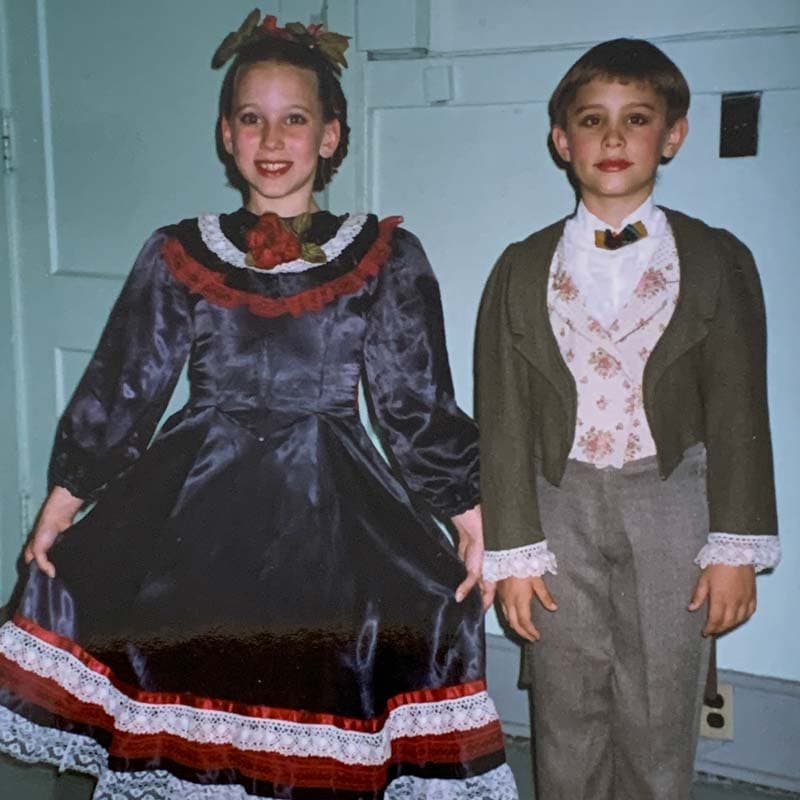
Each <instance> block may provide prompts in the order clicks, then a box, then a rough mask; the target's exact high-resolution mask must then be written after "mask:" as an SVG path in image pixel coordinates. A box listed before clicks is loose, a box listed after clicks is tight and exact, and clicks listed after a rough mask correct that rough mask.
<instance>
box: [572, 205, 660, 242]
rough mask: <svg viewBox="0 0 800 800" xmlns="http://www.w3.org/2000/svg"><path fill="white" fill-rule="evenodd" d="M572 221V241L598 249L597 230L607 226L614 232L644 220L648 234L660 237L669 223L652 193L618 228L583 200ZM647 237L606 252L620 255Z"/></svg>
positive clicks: (604, 228)
mask: <svg viewBox="0 0 800 800" xmlns="http://www.w3.org/2000/svg"><path fill="white" fill-rule="evenodd" d="M570 222H571V223H572V224H571V225H570V226H569V228H570V232H569V233H570V239H572V243H573V244H576V245H578V246H585V247H588V248H591V249H593V250H596V249H597V246H596V245H595V240H594V234H595V231H604V230H606V228H609V229H610V230H612V231H613V232H614V233H617V232H618V231H620V230H622V229H623V228H624V227H625V226H626V225H629V224H633V223H634V222H642V223H644V226H645V228H647V236H652V237H660V236H662V235H663V234H664V231H665V229H666V225H667V221H666V216H665V214H664V212H663V211H662V210H661V209H660V208H658V206H656V204H655V202H654V201H653V195H652V194H651V195H650V196H649V197H648V198H647V199H646V200H645V201H644V203H642V204H641V205H640V206H639V207H638V208H637V209H635V210H634V211H632V212H631V213H630V214H628V216H627V217H625V219H623V220H622V224H621V225H620V227H619V228H618V229H617V230H614V229H613V228H611V226H610V225H609V224H608V223H607V222H603V220H601V219H600V217H596V216H595V215H594V214H592V212H591V211H589V209H588V208H586V205H585V204H584V202H583V200H581V201H580V203H578V209H577V211H576V213H575V216H574V217H573V218H572V219H571V220H570ZM646 238H647V237H644V238H643V239H640V240H639V241H638V242H633V243H632V244H629V245H626V247H625V248H620V249H619V250H607V251H605V252H607V253H609V255H611V256H612V257H613V256H618V255H619V254H620V253H622V252H623V250H625V249H630V248H631V247H633V248H636V249H638V247H639V245H640V244H642V243H644V241H645V240H646ZM647 249H649V248H647Z"/></svg>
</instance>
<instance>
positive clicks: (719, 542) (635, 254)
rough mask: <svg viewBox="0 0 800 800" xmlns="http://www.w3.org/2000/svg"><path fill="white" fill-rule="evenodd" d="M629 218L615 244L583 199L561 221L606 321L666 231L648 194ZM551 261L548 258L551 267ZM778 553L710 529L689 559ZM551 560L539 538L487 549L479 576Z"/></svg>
mask: <svg viewBox="0 0 800 800" xmlns="http://www.w3.org/2000/svg"><path fill="white" fill-rule="evenodd" d="M634 222H642V223H644V225H645V227H646V228H647V236H645V237H644V238H642V239H639V240H638V241H636V242H633V243H631V244H628V245H625V246H624V247H620V248H619V249H617V250H606V249H603V248H600V247H597V246H596V244H595V231H596V230H601V231H602V230H604V229H605V228H608V227H610V226H608V225H607V224H606V223H605V222H603V221H602V220H601V219H599V218H598V217H596V216H595V215H594V214H592V213H591V212H590V211H589V210H588V209H587V208H586V206H585V205H584V204H583V202H581V203H580V204H579V205H578V210H577V212H576V213H575V215H574V216H573V217H571V218H570V219H568V220H567V222H566V224H565V226H564V233H563V237H562V241H561V245H562V246H563V248H564V250H563V252H564V257H565V260H566V262H567V263H568V264H569V270H570V276H571V278H572V279H573V280H574V281H575V283H576V285H577V287H578V289H579V291H580V294H581V295H582V297H583V298H584V302H585V304H586V306H587V310H588V311H589V313H591V315H592V316H593V317H594V318H596V319H597V320H598V322H600V323H601V324H603V325H604V326H606V327H607V326H610V325H611V324H612V323H613V322H614V320H615V319H616V317H617V315H618V313H619V311H620V309H622V307H623V306H624V305H625V303H626V302H627V301H628V299H629V298H630V296H631V294H632V293H633V291H634V290H635V288H636V286H637V285H638V284H639V281H640V280H641V279H642V276H643V275H644V273H645V271H646V270H647V268H648V266H649V264H650V262H651V260H652V258H653V256H654V255H655V253H656V251H657V249H658V248H659V246H660V245H661V244H662V243H663V240H664V238H665V237H672V232H671V231H670V229H669V224H668V222H667V218H666V215H665V214H664V212H663V211H662V210H661V209H660V208H658V206H656V205H655V203H654V202H653V198H652V196H650V197H648V198H647V200H645V202H644V203H643V204H642V205H641V206H640V207H639V208H637V209H636V210H635V211H634V212H633V213H631V214H630V215H628V216H627V217H626V218H625V219H624V220H623V221H622V224H621V226H620V228H619V229H618V230H622V229H623V228H624V227H625V226H626V225H628V224H631V223H634ZM614 232H616V231H614ZM555 260H556V259H555V258H554V264H555ZM554 264H551V267H550V270H551V273H552V272H553V268H554ZM551 277H552V274H551ZM655 343H656V342H653V345H655ZM650 349H651V350H652V347H651V348H650ZM780 556H781V552H780V542H779V539H778V536H777V535H768V536H763V535H759V536H747V535H742V534H734V533H723V532H712V533H710V534H709V536H708V541H707V543H706V544H705V546H704V547H703V548H702V549H701V550H700V552H699V553H698V555H697V557H696V558H695V562H694V563H695V564H697V565H698V566H699V567H701V568H705V567H707V566H709V565H710V564H729V565H733V566H741V565H747V564H752V565H753V566H754V567H755V568H756V571H761V570H763V569H768V568H772V567H775V566H776V565H777V564H778V562H779V561H780ZM557 566H558V565H557V560H556V556H555V554H554V553H552V552H551V551H550V550H549V549H548V546H547V540H546V539H545V540H543V541H540V542H536V543H535V544H532V545H525V546H524V547H516V548H513V549H510V550H488V551H487V552H486V556H485V558H484V567H483V577H484V579H486V580H489V581H495V580H501V579H502V578H507V577H510V576H515V577H519V578H523V577H533V576H539V575H544V574H546V573H548V572H549V573H553V574H555V573H556V571H557Z"/></svg>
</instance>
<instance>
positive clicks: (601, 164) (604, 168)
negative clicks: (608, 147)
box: [595, 158, 633, 172]
mask: <svg viewBox="0 0 800 800" xmlns="http://www.w3.org/2000/svg"><path fill="white" fill-rule="evenodd" d="M595 166H596V167H597V169H599V170H600V171H601V172H622V170H624V169H628V167H632V166H633V162H631V161H626V160H625V159H624V158H606V159H603V161H598V162H597V163H596V164H595Z"/></svg>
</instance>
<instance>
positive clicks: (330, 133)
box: [319, 119, 342, 158]
mask: <svg viewBox="0 0 800 800" xmlns="http://www.w3.org/2000/svg"><path fill="white" fill-rule="evenodd" d="M341 136H342V126H341V124H340V123H339V120H338V119H332V120H331V121H330V122H326V123H325V129H324V130H323V132H322V142H320V145H319V154H320V155H321V156H322V157H323V158H330V157H331V156H332V155H333V154H334V153H335V152H336V148H337V147H338V146H339V139H341Z"/></svg>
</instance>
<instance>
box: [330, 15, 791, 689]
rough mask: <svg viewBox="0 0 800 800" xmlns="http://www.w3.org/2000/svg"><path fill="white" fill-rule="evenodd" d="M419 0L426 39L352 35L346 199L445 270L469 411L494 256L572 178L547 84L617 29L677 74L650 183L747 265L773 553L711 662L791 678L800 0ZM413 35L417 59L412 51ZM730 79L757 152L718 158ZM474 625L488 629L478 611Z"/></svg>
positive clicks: (414, 33)
mask: <svg viewBox="0 0 800 800" xmlns="http://www.w3.org/2000/svg"><path fill="white" fill-rule="evenodd" d="M335 5H336V3H332V4H331V6H335ZM429 5H430V29H429V31H427V32H423V34H422V35H420V34H419V30H418V28H417V29H415V28H414V27H413V26H412V25H411V24H410V22H407V24H405V25H400V24H398V25H396V29H397V30H402V31H405V38H404V39H402V41H400V42H397V41H393V42H392V44H390V45H388V46H387V44H386V38H387V35H386V32H385V31H384V30H382V29H381V28H380V27H379V26H377V25H376V26H375V27H374V29H373V28H371V27H368V26H366V25H361V27H359V28H358V33H359V38H358V47H359V48H360V49H362V50H364V51H371V55H370V59H369V60H367V61H365V62H364V63H363V64H362V65H361V72H360V73H359V74H358V75H357V76H356V77H355V78H354V83H355V84H356V85H357V86H361V87H363V89H362V91H363V96H364V104H365V112H364V119H363V128H362V136H363V158H361V159H360V163H359V164H357V165H356V167H355V171H354V174H353V176H352V178H351V180H352V186H353V187H354V188H353V191H354V192H355V197H356V200H357V201H358V200H360V201H362V202H363V203H364V204H365V205H366V206H368V207H371V208H375V209H376V210H378V211H379V212H380V213H384V214H394V213H402V214H404V215H405V216H406V224H407V225H408V227H410V228H411V229H412V230H414V231H415V232H416V233H418V234H419V235H420V236H421V238H422V240H423V243H424V244H425V246H426V248H427V250H428V252H429V255H430V256H431V259H432V261H433V264H434V267H435V268H436V270H437V273H438V274H439V278H440V281H441V283H442V287H443V293H444V301H445V313H446V323H447V333H448V341H449V350H450V353H451V362H452V365H453V370H454V377H455V382H456V387H457V391H458V394H459V397H460V400H461V401H462V403H463V404H464V405H465V406H467V407H470V405H471V404H470V398H471V395H472V370H471V356H472V334H473V325H474V319H475V309H476V306H477V302H478V298H479V295H480V291H481V288H482V285H483V282H484V280H485V277H486V275H487V273H488V271H489V269H490V267H491V264H492V262H493V261H494V259H495V258H496V257H497V255H498V254H499V253H500V251H501V250H502V248H503V246H504V245H505V244H506V243H507V242H508V241H510V240H512V239H515V238H520V237H522V236H524V235H525V234H526V233H528V232H530V231H532V230H534V229H536V228H537V227H541V226H542V225H544V224H546V223H548V222H550V221H552V220H553V219H555V218H557V217H558V216H560V215H562V214H564V213H567V212H568V211H569V210H571V205H572V193H571V190H570V189H569V187H568V185H567V183H566V181H565V179H564V176H563V174H562V173H560V172H559V171H558V170H557V169H556V168H555V167H554V165H553V164H552V162H551V161H550V159H549V157H548V156H547V153H546V151H545V137H546V133H547V115H546V101H547V99H548V97H549V94H550V92H551V91H552V88H553V87H554V86H555V83H556V82H557V81H558V79H559V78H560V76H561V75H562V74H563V72H564V71H565V70H566V69H567V68H568V66H569V65H570V64H571V63H572V62H573V61H574V60H575V59H576V58H577V57H578V55H579V54H580V52H582V51H583V50H585V49H586V48H587V47H588V46H590V45H591V44H593V43H595V42H596V41H600V40H601V39H604V38H612V37H615V36H620V35H629V36H643V37H645V38H652V39H655V40H656V41H657V42H659V43H660V44H661V46H662V47H663V48H664V49H665V50H666V51H667V53H668V54H670V55H671V56H672V57H673V58H674V59H675V60H676V62H677V63H678V64H679V65H680V66H681V67H682V69H683V70H684V71H685V73H686V75H687V78H688V79H689V82H690V84H691V86H692V88H693V104H692V110H691V113H690V124H691V129H692V130H691V133H690V136H689V140H688V142H687V144H686V146H685V148H684V150H683V152H681V153H680V154H679V156H678V157H677V158H676V159H675V161H674V163H673V164H671V165H670V166H669V167H668V168H666V169H664V170H663V171H662V175H661V177H660V179H659V185H658V188H657V193H656V197H657V199H658V200H659V202H661V203H664V204H666V205H672V206H676V207H678V208H681V209H682V210H684V211H686V212H688V213H691V214H695V215H698V216H701V217H703V218H704V219H706V220H708V221H709V222H710V223H712V224H714V225H720V226H728V227H730V228H732V229H733V230H734V231H735V232H736V233H737V234H738V235H739V236H740V237H742V238H743V239H744V240H745V241H746V242H747V243H748V245H749V246H750V247H751V248H752V249H753V251H754V253H755V255H756V258H757V260H758V262H759V265H760V268H761V272H762V277H763V282H764V289H765V294H766V301H767V307H768V314H769V330H770V349H769V364H770V405H771V412H772V417H773V427H774V439H775V456H776V459H775V460H776V469H777V481H778V493H779V513H780V518H781V527H782V533H783V541H784V549H785V553H784V560H783V563H782V565H781V566H780V568H779V569H778V570H777V571H776V573H775V574H774V575H768V576H764V577H762V578H760V579H759V600H760V609H759V612H758V614H757V615H756V617H755V618H754V619H753V620H752V621H751V622H749V623H748V624H747V625H746V626H744V627H743V628H742V629H741V630H738V631H736V632H734V633H732V634H730V635H728V636H726V637H724V638H723V639H722V640H721V642H720V663H721V666H723V667H725V668H728V669H735V670H740V671H742V672H749V673H755V674H761V675H770V676H776V677H782V678H787V679H792V680H798V679H800V640H798V638H797V637H796V636H794V635H792V633H791V631H792V630H793V629H794V628H795V627H796V625H797V619H798V617H800V593H799V592H798V588H800V541H799V540H798V533H800V499H799V498H800V493H798V492H797V490H796V487H797V485H798V481H799V480H800V466H798V464H797V456H796V454H797V453H798V452H800V427H799V426H798V421H797V396H798V390H800V386H799V385H798V377H797V370H796V367H795V364H796V353H795V350H796V345H795V342H796V340H797V338H798V334H800V327H798V321H797V314H796V311H795V308H796V303H795V298H796V297H797V296H798V294H799V292H798V290H800V283H799V279H798V271H797V270H796V268H795V262H796V260H797V257H796V245H795V242H794V238H795V237H794V235H793V233H794V230H795V229H796V224H795V223H794V220H795V219H796V218H797V215H798V211H800V208H799V207H798V200H797V191H796V186H797V184H798V181H799V180H800V161H798V155H797V147H796V141H797V137H798V134H800V118H799V117H798V113H800V3H798V2H796V0H775V1H774V2H769V3H753V2H750V1H749V0H704V1H702V2H696V0H695V1H693V0H677V2H674V3H672V4H668V5H664V4H663V3H660V2H649V1H644V2H642V0H612V1H611V3H610V4H606V5H605V6H603V14H602V15H597V16H592V13H591V12H592V10H593V9H595V8H597V6H596V4H592V3H588V2H581V1H579V0H563V2H559V3H549V2H522V0H495V1H494V2H491V3H488V2H482V1H481V0H431V2H430V4H429ZM378 6H385V7H386V9H387V12H386V13H387V14H397V11H398V5H397V4H396V3H392V2H389V0H386V2H383V0H375V2H372V3H370V11H369V14H365V13H359V15H358V21H359V22H360V23H362V22H364V21H373V20H375V19H376V18H377V17H379V16H380V9H379V8H378ZM359 11H361V5H359ZM417 13H418V7H417V6H415V8H414V9H413V12H412V10H411V9H409V10H408V12H407V16H408V20H411V19H413V17H414V15H415V14H417ZM393 35H394V34H393ZM426 37H427V38H426ZM395 39H396V36H395ZM420 47H423V48H424V47H427V48H428V49H429V54H428V56H427V57H425V58H417V59H416V60H413V59H412V60H409V58H408V56H409V52H413V51H414V50H415V49H416V48H420ZM432 81H433V85H434V86H441V84H442V81H444V84H445V85H446V84H447V83H448V82H449V83H450V85H451V87H452V93H451V98H450V99H446V100H445V101H444V102H435V101H436V100H440V99H441V98H439V97H438V95H437V96H434V95H431V93H430V86H431V82H432ZM426 86H427V88H426ZM741 90H764V96H763V103H762V120H761V142H760V151H759V155H758V157H757V158H750V159H731V160H721V159H719V158H718V155H717V148H718V135H719V133H718V131H719V104H720V94H721V93H722V92H725V91H741ZM331 197H332V199H335V194H334V192H332V194H331ZM488 627H489V630H490V631H491V632H498V631H499V628H498V627H497V624H496V622H495V620H494V619H493V618H491V617H490V621H489V626H488Z"/></svg>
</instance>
